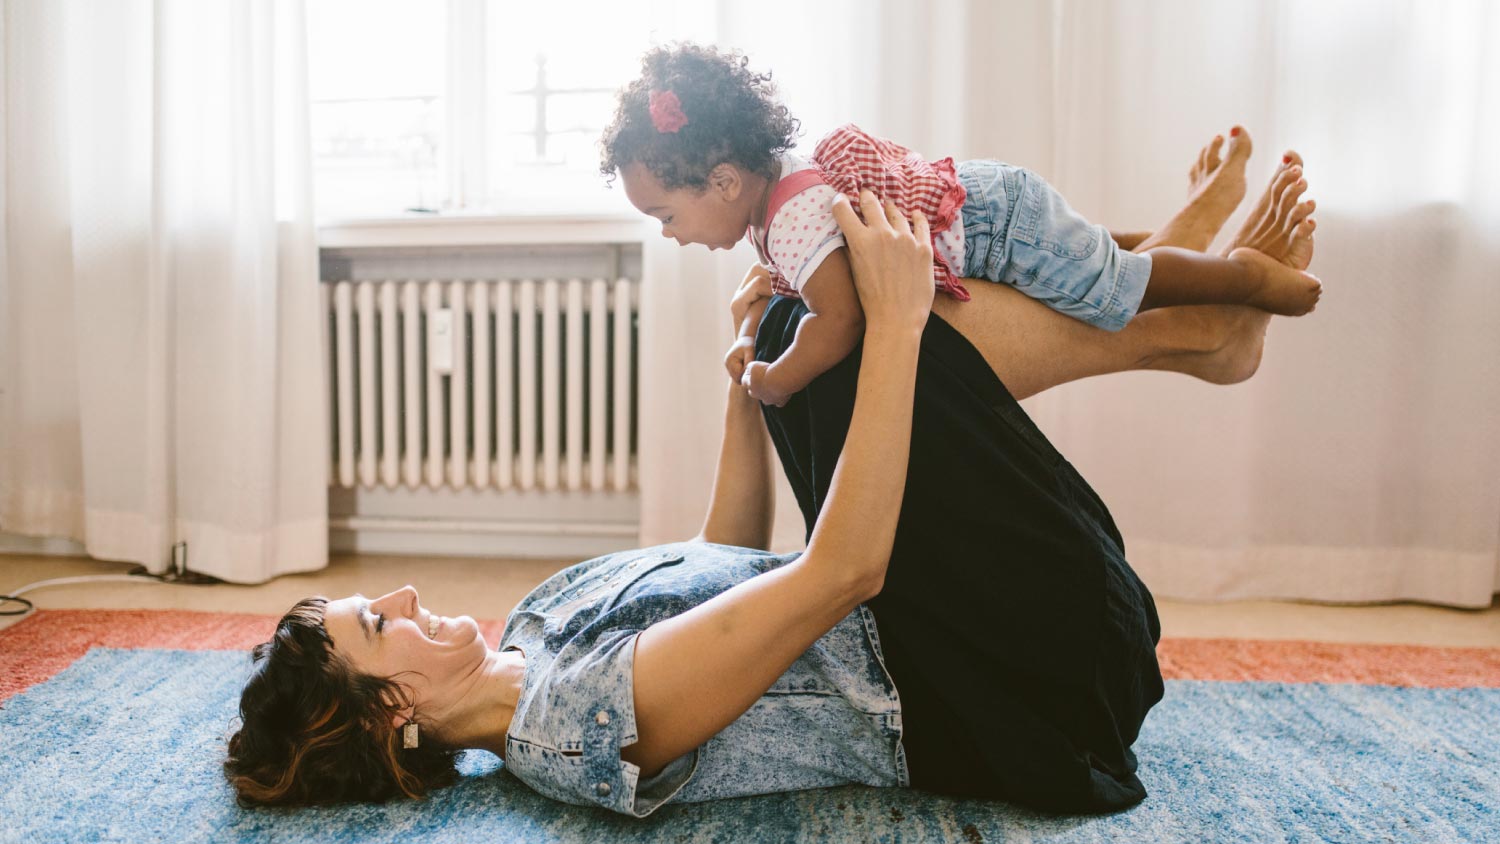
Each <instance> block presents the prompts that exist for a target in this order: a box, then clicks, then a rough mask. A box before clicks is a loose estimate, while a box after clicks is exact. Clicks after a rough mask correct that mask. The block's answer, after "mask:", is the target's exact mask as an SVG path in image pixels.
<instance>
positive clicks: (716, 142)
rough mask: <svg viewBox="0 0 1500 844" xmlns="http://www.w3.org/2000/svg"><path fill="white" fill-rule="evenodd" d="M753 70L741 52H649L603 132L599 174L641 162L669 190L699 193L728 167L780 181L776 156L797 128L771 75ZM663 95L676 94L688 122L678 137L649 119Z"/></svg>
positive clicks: (683, 48) (688, 47) (681, 47)
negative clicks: (654, 98) (653, 102)
mask: <svg viewBox="0 0 1500 844" xmlns="http://www.w3.org/2000/svg"><path fill="white" fill-rule="evenodd" d="M749 64H750V60H749V59H748V58H746V57H745V56H744V54H743V53H740V52H738V51H731V52H721V51H719V50H718V49H716V48H714V47H700V46H698V45H696V44H674V45H670V46H666V47H657V48H655V49H653V50H651V51H650V52H648V53H647V54H646V55H645V57H644V58H643V59H642V60H641V76H640V78H639V79H637V80H635V81H634V82H632V83H630V84H629V85H627V86H625V87H624V88H623V89H621V90H620V93H619V98H618V99H619V102H618V105H617V106H616V108H615V116H614V119H612V120H611V121H610V123H609V125H608V126H606V127H605V129H604V136H603V138H601V139H600V142H599V146H600V149H601V151H602V155H601V160H600V163H599V172H600V173H603V174H604V175H605V176H606V177H608V178H609V179H613V178H614V176H615V173H616V172H617V171H618V170H620V169H621V168H623V167H624V166H625V165H627V164H630V163H631V162H634V161H639V162H640V163H641V164H643V165H645V167H646V169H647V170H649V171H650V172H651V174H652V175H654V176H655V177H656V178H658V179H660V180H661V183H662V186H663V187H665V188H666V189H667V190H675V189H677V188H683V187H687V188H693V189H695V190H699V191H701V190H703V189H704V188H705V187H707V186H708V174H709V171H711V170H712V169H713V168H714V167H716V166H718V165H719V164H722V163H725V162H729V163H731V164H735V165H738V166H739V167H742V168H744V169H746V170H748V171H750V172H752V173H756V174H759V175H762V176H765V177H767V178H775V177H776V156H777V155H779V154H780V153H783V152H785V151H786V150H788V149H790V148H791V146H792V141H793V139H794V138H795V137H796V135H797V129H798V122H797V120H796V118H794V117H792V116H791V113H790V112H788V111H787V108H786V106H784V105H782V104H781V103H780V101H778V100H777V99H776V86H775V85H773V84H772V83H771V74H770V73H755V72H753V71H751V70H750V68H749ZM662 91H671V92H673V93H675V94H676V95H677V98H678V100H679V101H680V102H681V104H682V112H683V114H685V115H686V116H687V123H686V124H684V125H683V126H682V128H681V129H679V130H678V131H676V132H658V131H657V130H656V126H655V124H654V123H653V122H652V120H651V113H650V99H651V94H652V93H654V92H662Z"/></svg>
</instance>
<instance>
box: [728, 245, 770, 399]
mask: <svg viewBox="0 0 1500 844" xmlns="http://www.w3.org/2000/svg"><path fill="white" fill-rule="evenodd" d="M770 300H771V271H770V270H767V269H766V268H765V267H763V266H761V265H760V264H755V265H753V266H751V267H750V270H749V271H748V272H746V273H745V278H744V280H743V281H741V282H740V286H739V289H738V290H736V291H735V293H734V299H732V300H731V301H730V303H729V318H730V320H731V321H732V322H733V324H734V325H733V327H734V330H735V332H736V334H737V336H736V337H735V340H734V344H733V345H731V346H730V347H729V351H728V352H726V353H725V354H724V370H725V371H726V372H728V373H729V380H731V381H733V382H734V383H736V384H738V383H740V382H741V379H742V378H743V376H744V374H745V369H746V367H748V366H750V364H752V363H754V362H755V331H756V328H757V327H758V326H759V325H760V317H761V314H763V313H765V310H766V305H767V303H769V302H770Z"/></svg>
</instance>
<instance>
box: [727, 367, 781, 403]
mask: <svg viewBox="0 0 1500 844" xmlns="http://www.w3.org/2000/svg"><path fill="white" fill-rule="evenodd" d="M770 371H771V365H770V364H769V363H766V362H765V361H759V360H757V361H751V362H750V364H749V365H748V366H746V367H745V374H744V375H742V376H740V386H742V387H744V388H745V390H746V391H747V392H749V393H750V396H751V397H752V398H754V399H756V400H757V401H760V402H761V403H763V404H769V405H773V406H775V407H782V406H784V405H785V404H786V400H787V399H789V398H791V393H789V392H787V391H785V390H782V389H781V388H780V387H778V386H776V385H775V384H773V383H772V382H773V381H775V380H776V379H775V378H772V377H771V376H770V374H769V373H770Z"/></svg>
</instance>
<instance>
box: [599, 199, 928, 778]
mask: <svg viewBox="0 0 1500 844" xmlns="http://www.w3.org/2000/svg"><path fill="white" fill-rule="evenodd" d="M875 202H876V200H875V197H874V196H873V195H871V196H869V197H867V198H865V199H864V200H863V202H862V204H863V205H864V207H866V208H870V207H874V204H875ZM888 213H889V214H891V215H893V217H894V219H890V220H872V221H871V222H870V223H869V224H862V223H860V222H859V220H858V218H857V217H855V216H854V213H853V211H852V210H851V209H850V208H849V207H848V202H847V200H845V201H843V202H839V203H836V204H835V217H836V218H837V219H838V220H839V223H840V225H841V226H843V227H844V231H845V237H846V239H847V240H848V241H849V243H850V248H851V252H852V257H853V260H854V262H855V278H856V280H857V281H858V283H859V294H860V298H861V301H862V302H863V304H864V306H865V319H866V331H865V350H864V358H863V363H862V365H861V366H860V373H859V380H858V386H857V388H856V394H855V401H854V414H853V418H852V420H851V422H850V425H849V435H848V438H847V439H846V440H845V444H844V450H843V453H842V454H841V455H840V457H839V462H838V466H837V468H836V469H835V472H834V478H833V483H832V486H831V488H830V490H829V496H828V502H827V504H826V505H825V506H824V508H823V511H822V514H821V515H820V516H819V518H818V523H817V526H816V527H815V529H814V532H813V537H812V541H811V543H810V544H809V546H808V550H807V552H806V553H804V554H803V555H802V556H801V557H799V558H797V559H796V560H795V561H793V562H791V563H789V564H787V565H785V566H782V567H781V568H778V569H775V570H773V571H769V572H766V573H765V574H762V575H760V576H759V577H755V578H752V579H751V580H749V581H746V582H745V583H741V584H739V585H738V586H735V587H734V588H732V589H729V590H728V591H726V592H724V593H722V594H720V595H718V596H717V597H715V598H713V599H712V600H710V601H708V602H706V603H704V604H701V605H699V606H697V607H695V608H693V609H691V610H689V611H687V612H685V613H683V614H681V615H679V616H676V617H674V618H671V619H669V620H667V621H663V622H659V623H657V624H653V625H651V627H649V628H647V629H646V630H645V631H643V632H642V633H641V634H640V635H639V636H638V637H637V638H636V644H635V671H634V683H635V685H634V693H635V714H636V726H637V732H638V734H639V736H640V738H639V740H638V741H637V742H636V743H635V744H632V745H630V746H629V747H626V748H624V749H623V750H622V751H621V756H622V758H624V759H625V760H626V761H627V762H631V763H633V764H635V765H638V766H640V768H641V770H642V772H643V773H644V774H646V775H648V776H649V775H652V774H655V773H656V772H658V771H660V770H661V768H662V767H664V766H665V765H666V764H667V763H669V762H671V761H672V760H674V759H676V758H678V757H680V756H682V755H683V754H684V753H687V752H689V751H691V750H693V749H694V748H696V747H698V746H699V745H701V744H703V743H704V742H705V741H707V740H708V739H710V738H712V737H713V736H714V735H715V734H716V733H718V732H719V731H720V730H722V729H724V727H726V726H728V725H729V723H730V722H732V721H733V720H734V719H735V718H738V717H739V716H740V715H741V714H742V713H743V712H744V711H745V710H746V709H748V708H750V706H751V705H752V704H753V703H755V701H756V700H757V699H759V697H760V696H761V695H762V694H764V693H765V691H766V689H769V688H770V687H771V684H772V683H774V682H775V681H776V678H778V677H780V676H781V675H782V674H783V673H784V672H785V671H786V670H787V668H788V667H790V666H791V664H792V663H793V662H794V661H795V660H796V659H797V657H798V656H800V655H801V654H802V653H803V652H804V651H806V650H807V648H808V647H810V646H811V645H812V644H813V643H814V642H816V641H817V640H818V638H819V637H821V636H822V635H823V634H825V633H827V632H828V631H829V630H831V629H833V626H834V625H836V624H838V622H839V621H840V620H842V619H843V618H844V617H845V616H847V615H848V614H849V613H850V612H852V611H853V610H854V609H855V607H857V606H858V605H859V604H860V603H861V602H862V601H865V600H867V599H869V598H870V597H873V596H874V595H875V594H877V593H878V592H879V591H880V588H881V586H882V584H883V583H884V578H885V568H886V565H887V564H888V563H889V562H890V553H891V546H892V543H893V542H894V539H895V532H896V521H897V517H898V516H899V514H900V510H901V499H902V494H903V491H904V488H905V483H906V461H907V454H908V452H909V447H908V446H909V444H910V441H911V415H912V397H913V393H914V391H915V384H916V372H917V356H918V353H919V350H920V344H921V335H922V327H923V326H924V325H925V323H926V315H927V312H928V309H929V308H930V307H931V303H932V291H933V288H932V284H931V283H930V282H929V281H928V274H930V273H931V270H930V267H931V263H932V244H931V239H930V235H929V234H928V232H927V223H926V220H925V218H922V217H920V216H919V217H918V218H917V220H918V225H917V231H916V232H915V233H913V232H912V231H911V230H910V229H909V228H907V227H906V226H905V220H904V219H903V218H900V216H899V212H896V211H895V208H894V206H891V207H890V208H889V210H888ZM897 221H899V227H898V226H897ZM856 227H857V228H856Z"/></svg>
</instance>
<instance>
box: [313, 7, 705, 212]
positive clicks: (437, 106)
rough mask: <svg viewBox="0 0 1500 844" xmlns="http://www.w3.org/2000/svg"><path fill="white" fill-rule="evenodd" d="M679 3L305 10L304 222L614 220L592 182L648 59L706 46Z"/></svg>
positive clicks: (610, 199)
mask: <svg viewBox="0 0 1500 844" xmlns="http://www.w3.org/2000/svg"><path fill="white" fill-rule="evenodd" d="M712 7H713V4H705V3H693V2H691V0H588V2H580V1H579V0H570V2H565V3H558V2H554V3H520V2H515V1H514V0H447V2H446V3H438V2H432V0H310V2H309V4H308V7H307V8H308V30H309V34H308V54H309V67H310V80H309V82H310V90H311V92H312V113H311V122H312V133H313V165H314V169H315V175H316V200H317V205H318V214H319V216H320V217H323V218H330V217H345V218H347V217H372V216H373V217H390V216H399V215H401V214H406V213H439V212H444V213H447V212H456V213H517V212H526V211H530V212H537V213H559V212H580V211H583V212H587V211H594V212H597V211H604V210H625V209H626V208H627V206H626V205H625V201H624V198H623V195H622V194H621V191H619V190H618V189H617V188H616V189H614V190H610V189H608V188H607V187H606V186H605V184H604V181H603V178H602V177H601V176H600V175H599V173H598V159H599V156H598V151H597V149H598V147H597V142H598V138H599V133H600V131H601V130H602V129H603V128H604V124H605V123H606V122H608V120H609V118H610V116H611V115H612V113H613V110H614V92H615V90H616V89H617V88H619V87H620V86H621V85H623V84H625V83H626V82H628V81H629V80H630V79H632V78H634V76H635V74H636V73H637V68H638V62H639V60H640V56H641V54H642V53H643V52H644V51H645V50H646V49H647V48H648V47H650V46H651V45H653V44H658V43H665V42H667V41H672V40H676V39H679V38H683V39H694V40H703V41H706V40H710V39H709V38H708V37H707V36H710V35H711V34H712V24H713V20H712V14H713V9H712Z"/></svg>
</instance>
